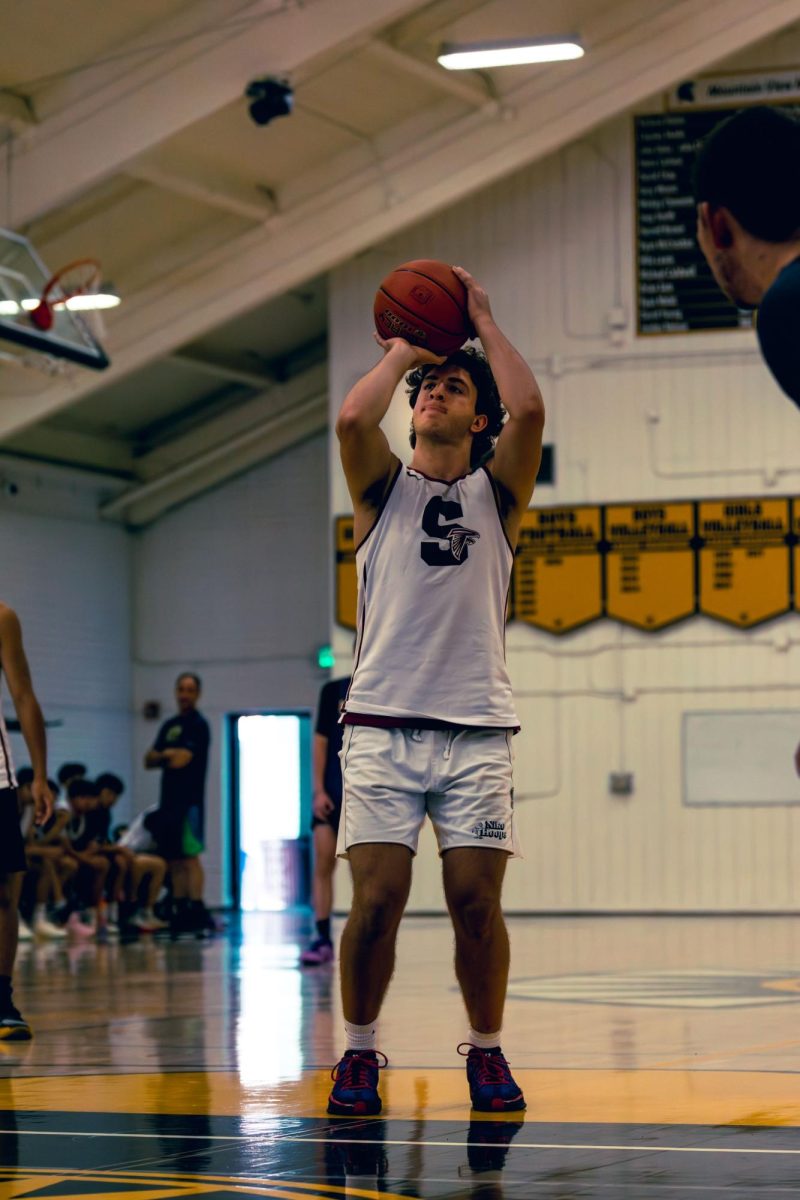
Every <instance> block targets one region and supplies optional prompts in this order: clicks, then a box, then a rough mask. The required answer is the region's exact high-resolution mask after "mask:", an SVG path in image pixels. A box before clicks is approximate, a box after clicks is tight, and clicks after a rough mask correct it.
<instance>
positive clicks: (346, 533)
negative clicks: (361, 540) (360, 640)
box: [335, 517, 358, 629]
mask: <svg viewBox="0 0 800 1200" xmlns="http://www.w3.org/2000/svg"><path fill="white" fill-rule="evenodd" d="M335 539H336V621H337V624H339V625H343V626H344V627H345V629H355V628H356V626H357V614H358V572H357V571H356V545H355V539H354V536H353V518H352V517H337V518H336V525H335Z"/></svg>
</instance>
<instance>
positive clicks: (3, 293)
mask: <svg viewBox="0 0 800 1200" xmlns="http://www.w3.org/2000/svg"><path fill="white" fill-rule="evenodd" d="M51 274H52V272H51V271H48V269H47V267H46V266H45V264H44V263H43V262H42V260H41V258H40V257H39V255H38V254H37V253H36V251H35V250H34V248H33V246H32V245H31V243H30V241H29V240H28V239H27V238H26V237H23V236H22V235H21V234H18V233H12V232H11V231H10V230H7V229H0V361H2V360H3V359H5V360H8V359H10V358H14V359H17V360H18V361H19V360H24V358H25V356H26V354H27V355H28V356H29V357H30V358H31V359H35V360H36V364H37V365H40V364H41V362H43V361H49V362H52V363H53V364H54V365H57V364H58V362H59V361H62V360H66V362H72V363H78V364H79V365H80V366H82V367H89V368H91V369H92V370H95V371H102V370H103V369H104V368H105V367H107V366H108V365H109V359H108V356H107V354H106V352H105V350H104V349H103V347H102V346H101V344H100V342H99V341H98V340H97V337H96V336H95V334H94V333H93V331H92V329H91V328H90V325H89V322H88V321H87V320H85V319H84V317H83V316H82V315H81V314H80V313H78V312H75V311H71V310H70V309H69V308H67V307H66V306H65V305H64V304H58V303H56V305H55V307H54V308H53V317H54V320H53V324H52V326H51V328H50V329H48V330H46V331H44V330H41V329H37V328H36V326H35V325H34V323H33V321H32V320H31V317H30V313H31V311H32V309H33V308H35V307H36V305H37V303H38V302H39V299H40V297H41V295H42V292H43V291H44V288H45V286H46V284H47V281H48V280H49V279H50V277H51ZM54 298H55V299H56V301H57V300H58V292H56V293H55V295H54ZM41 355H44V356H46V359H45V360H41V359H40V358H39V356H41ZM25 365H34V363H33V362H30V363H28V362H26V363H25Z"/></svg>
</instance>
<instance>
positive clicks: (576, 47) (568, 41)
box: [438, 34, 583, 71]
mask: <svg viewBox="0 0 800 1200" xmlns="http://www.w3.org/2000/svg"><path fill="white" fill-rule="evenodd" d="M582 57H583V46H582V45H581V43H580V39H579V38H577V37H575V36H573V35H572V34H568V35H564V36H562V37H552V38H518V39H517V40H516V41H504V42H470V43H465V44H462V45H456V44H454V43H450V42H445V44H444V45H443V46H442V48H441V50H440V51H439V55H438V62H439V64H440V65H441V66H443V67H446V68H447V70H448V71H469V70H476V69H480V68H484V69H485V68H487V67H517V66H525V65H527V64H528V63H551V62H563V61H565V60H566V59H570V58H582Z"/></svg>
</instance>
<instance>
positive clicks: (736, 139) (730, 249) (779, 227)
mask: <svg viewBox="0 0 800 1200" xmlns="http://www.w3.org/2000/svg"><path fill="white" fill-rule="evenodd" d="M694 198H695V202H696V204H697V241H698V243H699V245H700V249H701V250H702V252H703V255H704V257H705V259H706V262H707V263H708V265H709V267H710V268H711V273H712V274H713V276H714V278H715V280H716V281H717V283H718V284H719V286H720V288H721V289H722V291H723V292H724V293H725V295H726V296H727V297H728V299H729V300H732V301H733V303H734V304H737V305H738V306H739V307H740V308H753V307H755V306H756V305H757V304H759V303H760V302H761V300H762V299H763V296H764V293H765V291H766V290H767V289H768V288H769V287H770V286H771V284H772V283H773V282H774V279H775V277H776V275H777V274H778V272H779V271H780V270H781V269H782V268H783V267H784V266H786V265H787V263H788V262H789V261H791V259H792V258H793V257H796V255H797V254H798V253H800V121H799V120H798V119H797V117H795V116H794V115H793V114H791V113H789V112H787V111H786V110H784V109H780V108H771V107H769V106H767V105H759V106H758V107H755V108H747V109H744V110H743V111H742V112H738V113H735V114H734V115H733V116H732V117H728V118H727V119H726V120H724V121H721V122H720V123H719V124H718V125H715V127H714V128H713V129H712V130H711V132H710V133H709V134H708V136H707V137H705V138H704V139H703V141H702V142H701V143H700V147H699V149H698V151H697V156H696V159H695V164H694Z"/></svg>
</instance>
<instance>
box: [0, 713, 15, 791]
mask: <svg viewBox="0 0 800 1200" xmlns="http://www.w3.org/2000/svg"><path fill="white" fill-rule="evenodd" d="M16 786H17V777H16V775H15V774H14V763H13V762H12V760H11V747H10V746H9V744H8V731H7V729H6V723H5V721H4V720H3V711H2V709H1V708H0V789H2V788H11V787H16Z"/></svg>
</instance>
